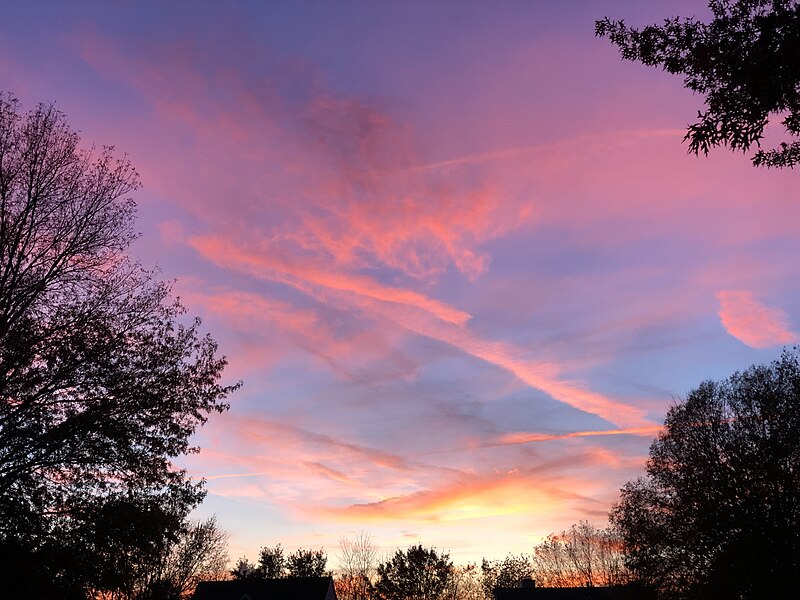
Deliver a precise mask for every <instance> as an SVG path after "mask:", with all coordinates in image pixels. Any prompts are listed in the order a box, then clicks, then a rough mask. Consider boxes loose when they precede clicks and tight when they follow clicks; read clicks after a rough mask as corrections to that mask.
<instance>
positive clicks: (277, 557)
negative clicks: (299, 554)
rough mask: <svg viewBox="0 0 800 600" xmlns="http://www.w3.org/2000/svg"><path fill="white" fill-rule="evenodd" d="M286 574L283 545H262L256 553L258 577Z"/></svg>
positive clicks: (266, 577)
mask: <svg viewBox="0 0 800 600" xmlns="http://www.w3.org/2000/svg"><path fill="white" fill-rule="evenodd" d="M285 576H286V558H284V556H283V547H282V546H281V545H280V544H277V545H275V546H273V547H269V546H264V547H263V548H261V551H260V552H259V554H258V577H260V578H262V579H276V578H278V577H285Z"/></svg>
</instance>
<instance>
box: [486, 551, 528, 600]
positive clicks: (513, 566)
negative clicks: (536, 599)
mask: <svg viewBox="0 0 800 600" xmlns="http://www.w3.org/2000/svg"><path fill="white" fill-rule="evenodd" d="M481 574H482V576H481V587H482V588H483V594H484V597H485V598H486V599H487V600H492V598H493V597H494V593H493V592H494V589H495V588H498V587H502V588H512V587H518V586H519V583H520V581H522V580H523V579H531V578H533V562H532V560H531V557H530V556H526V555H525V554H520V555H519V556H515V555H514V554H509V555H508V556H506V557H505V558H504V559H503V560H493V561H490V560H486V559H485V558H484V559H483V562H482V563H481Z"/></svg>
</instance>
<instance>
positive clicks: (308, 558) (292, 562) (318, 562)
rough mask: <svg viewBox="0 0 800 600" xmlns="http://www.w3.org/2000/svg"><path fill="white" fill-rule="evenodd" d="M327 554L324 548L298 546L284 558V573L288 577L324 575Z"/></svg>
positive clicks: (325, 572)
mask: <svg viewBox="0 0 800 600" xmlns="http://www.w3.org/2000/svg"><path fill="white" fill-rule="evenodd" d="M327 564H328V555H327V554H325V550H322V549H320V550H305V549H303V548H298V549H297V550H296V551H295V552H293V553H292V554H290V555H289V556H288V557H287V558H286V574H287V576H289V577H326V576H328V575H330V572H329V571H328V570H327V569H326V566H327Z"/></svg>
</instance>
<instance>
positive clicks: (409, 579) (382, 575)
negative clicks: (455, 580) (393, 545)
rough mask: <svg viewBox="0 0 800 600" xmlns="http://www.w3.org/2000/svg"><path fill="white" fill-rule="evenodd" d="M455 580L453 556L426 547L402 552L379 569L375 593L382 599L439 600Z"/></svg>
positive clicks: (420, 546)
mask: <svg viewBox="0 0 800 600" xmlns="http://www.w3.org/2000/svg"><path fill="white" fill-rule="evenodd" d="M452 577H453V563H452V561H451V560H450V555H449V554H447V553H445V552H443V553H441V554H439V553H438V552H436V549H435V548H430V549H426V548H423V547H422V545H419V546H411V547H410V548H409V549H408V550H405V551H403V550H398V551H397V552H395V554H394V556H393V557H392V558H391V559H390V560H389V561H387V562H385V563H382V564H381V565H379V566H378V579H377V581H376V582H375V592H376V595H377V597H378V598H381V599H382V600H407V599H410V598H413V599H414V600H439V598H441V597H442V595H443V594H444V593H445V591H446V590H447V588H448V585H449V583H450V580H451V578H452Z"/></svg>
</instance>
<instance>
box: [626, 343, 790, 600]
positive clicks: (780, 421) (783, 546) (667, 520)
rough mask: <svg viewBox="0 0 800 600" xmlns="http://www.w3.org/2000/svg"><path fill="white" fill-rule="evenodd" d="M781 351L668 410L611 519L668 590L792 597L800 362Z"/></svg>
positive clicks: (640, 568)
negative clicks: (642, 472)
mask: <svg viewBox="0 0 800 600" xmlns="http://www.w3.org/2000/svg"><path fill="white" fill-rule="evenodd" d="M799 356H800V355H799V354H798V350H797V349H796V348H795V349H793V350H784V352H783V354H782V355H781V358H780V359H779V360H776V361H775V362H773V363H772V364H771V365H768V366H753V367H751V368H749V369H748V370H746V371H744V372H743V373H736V374H734V375H732V376H731V377H730V378H728V379H727V380H724V381H720V382H713V381H707V382H705V383H703V384H701V385H700V386H699V387H698V388H697V389H695V390H693V391H692V392H691V393H690V394H689V395H688V397H687V398H686V400H685V401H684V402H682V403H680V404H678V405H676V406H674V407H673V408H671V409H670V410H669V412H668V413H667V416H666V420H665V424H664V430H663V431H662V433H661V434H660V435H659V436H658V438H657V439H656V440H655V441H654V442H653V444H652V446H651V448H650V458H649V460H648V462H647V475H646V476H645V477H644V478H640V479H638V480H636V481H633V482H630V483H628V484H627V485H626V486H625V487H624V488H623V489H622V492H621V498H620V501H619V504H617V505H616V506H615V508H614V509H613V511H612V515H611V518H612V521H613V522H614V524H615V525H616V526H617V527H618V528H619V530H620V531H621V533H622V535H623V539H624V542H625V545H626V550H627V552H628V555H629V564H630V566H631V567H632V569H633V570H634V571H635V573H636V574H637V575H639V576H640V577H642V578H643V579H644V580H645V581H646V582H648V583H650V584H652V585H653V586H655V587H657V588H658V589H660V590H661V593H662V595H663V596H664V597H668V598H687V599H688V598H697V599H700V600H702V599H706V598H708V599H710V598H748V599H752V598H790V597H793V596H794V595H796V591H797V581H798V576H800V363H799V362H798V357H799Z"/></svg>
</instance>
